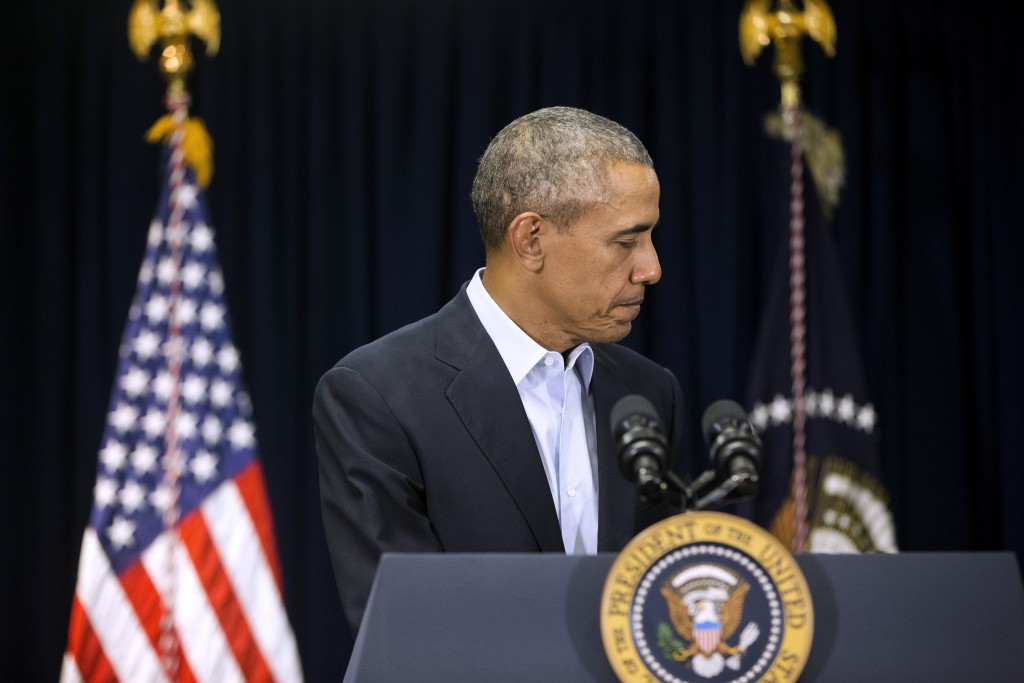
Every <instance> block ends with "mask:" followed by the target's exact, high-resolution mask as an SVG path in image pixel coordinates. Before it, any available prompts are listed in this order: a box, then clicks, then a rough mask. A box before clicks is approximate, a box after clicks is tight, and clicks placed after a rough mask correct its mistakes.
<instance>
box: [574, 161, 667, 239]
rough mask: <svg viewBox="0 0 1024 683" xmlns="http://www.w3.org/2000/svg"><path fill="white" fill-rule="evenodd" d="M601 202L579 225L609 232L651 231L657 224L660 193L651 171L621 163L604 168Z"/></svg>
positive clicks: (656, 177) (651, 169)
mask: <svg viewBox="0 0 1024 683" xmlns="http://www.w3.org/2000/svg"><path fill="white" fill-rule="evenodd" d="M603 185H604V186H603V192H602V198H601V200H600V201H598V202H597V204H596V205H595V206H594V207H593V208H592V209H591V210H590V211H588V212H586V213H585V214H584V215H583V216H582V217H581V219H580V221H579V223H596V224H600V225H604V226H606V227H607V228H609V229H613V230H614V229H620V228H630V227H638V228H641V227H646V228H651V227H653V226H654V224H655V223H657V222H658V215H659V214H658V200H659V198H660V193H661V189H660V186H659V184H658V175H657V174H656V173H655V172H654V169H653V168H650V167H647V166H642V165H640V164H631V163H624V162H616V163H611V164H609V165H608V166H607V167H606V168H605V173H604V183H603Z"/></svg>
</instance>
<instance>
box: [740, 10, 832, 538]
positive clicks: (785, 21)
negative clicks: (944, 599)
mask: <svg viewBox="0 0 1024 683" xmlns="http://www.w3.org/2000/svg"><path fill="white" fill-rule="evenodd" d="M803 4H804V9H803V11H800V10H798V9H797V8H796V6H795V4H794V3H793V1H792V0H779V2H778V3H777V5H778V6H777V8H776V9H775V10H774V11H771V9H770V7H769V5H770V2H769V0H747V3H746V5H745V6H744V8H743V12H742V13H741V15H740V53H741V54H742V56H743V60H744V61H745V62H746V63H747V64H748V65H753V64H754V62H755V61H756V59H757V56H758V55H759V54H760V52H761V50H762V49H763V48H764V47H767V46H768V45H769V44H772V45H774V46H775V60H774V63H773V69H772V70H773V71H774V73H775V75H776V77H777V78H778V79H779V81H780V84H781V101H780V110H781V114H782V126H783V135H784V137H785V138H786V139H788V140H790V141H791V147H790V202H789V209H790V212H789V213H790V219H789V292H790V296H789V304H790V316H789V320H790V377H791V381H792V396H793V406H792V420H793V474H792V479H791V484H790V486H791V495H792V498H793V529H792V539H793V540H792V542H791V549H792V550H793V551H795V552H802V551H804V550H806V548H807V535H808V507H809V506H808V495H807V491H808V485H807V480H808V473H807V448H806V445H807V433H806V424H807V405H806V396H807V344H806V341H807V339H806V336H807V307H806V303H807V290H806V281H807V278H806V267H805V266H806V259H805V244H806V240H805V230H804V228H805V220H804V184H803V182H804V181H803V176H804V163H803V153H804V113H803V107H802V103H801V95H800V77H801V76H802V75H803V72H804V61H803V56H802V54H801V45H802V41H803V37H804V36H805V35H806V36H810V37H811V38H812V39H813V40H815V41H816V42H818V43H819V44H820V45H821V46H822V49H823V50H824V51H825V54H827V55H828V56H829V57H832V56H834V55H835V38H836V29H835V21H834V19H833V18H832V12H831V10H830V9H829V7H828V4H827V3H825V2H824V0H805V1H804V3H803Z"/></svg>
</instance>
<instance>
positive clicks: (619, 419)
mask: <svg viewBox="0 0 1024 683" xmlns="http://www.w3.org/2000/svg"><path fill="white" fill-rule="evenodd" d="M638 420H642V421H644V422H646V423H648V424H650V423H653V424H654V426H655V427H660V422H659V420H658V411H657V410H655V409H654V404H653V403H651V402H650V401H649V400H647V398H645V397H643V396H641V395H640V394H630V395H628V396H623V397H622V398H620V399H619V400H618V401H616V402H615V405H613V406H612V435H613V436H614V437H615V440H616V441H618V440H619V439H620V438H621V437H622V435H623V434H625V433H626V430H628V429H629V428H630V426H631V424H630V423H631V422H634V421H638Z"/></svg>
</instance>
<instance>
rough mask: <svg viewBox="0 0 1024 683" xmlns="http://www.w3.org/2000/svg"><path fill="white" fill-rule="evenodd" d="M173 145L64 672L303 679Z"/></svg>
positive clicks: (251, 449) (266, 511)
mask: <svg viewBox="0 0 1024 683" xmlns="http://www.w3.org/2000/svg"><path fill="white" fill-rule="evenodd" d="M181 149H182V148H181V144H180V137H179V138H178V140H177V144H176V145H175V144H174V143H173V142H172V145H171V146H170V147H169V152H168V153H169V161H170V163H168V164H167V174H166V182H165V183H164V187H163V191H162V196H161V199H160V203H159V205H158V208H157V211H156V216H155V217H154V219H153V222H152V224H151V225H150V229H149V239H148V244H147V247H146V253H145V258H144V259H143V262H142V267H141V269H140V273H139V280H138V287H137V291H136V293H135V298H134V300H133V302H132V305H131V308H130V310H129V313H128V322H127V325H126V328H125V332H124V337H123V340H122V343H121V347H120V352H119V362H118V368H117V375H116V379H115V382H114V387H113V391H112V394H111V398H110V409H109V413H108V415H107V422H106V427H105V430H104V434H103V438H102V442H101V444H100V449H99V462H98V468H97V476H96V484H95V487H94V504H93V508H92V514H91V517H90V520H89V525H88V527H87V528H86V530H85V534H84V537H83V540H82V549H81V556H80V559H79V567H78V582H77V585H76V589H75V596H74V602H73V605H72V610H71V619H70V626H69V632H68V645H67V651H66V653H65V656H64V663H63V670H62V673H61V680H62V681H82V680H85V681H114V680H120V681H132V682H135V681H147V682H148V681H163V680H182V681H189V680H198V681H217V682H218V683H219V682H222V681H242V680H253V681H265V680H280V681H299V680H301V679H302V672H301V665H300V662H299V656H298V650H297V648H296V644H295V637H294V635H293V633H292V629H291V625H290V624H289V622H288V618H287V615H286V612H285V609H284V603H283V600H282V589H281V570H280V566H279V564H278V560H277V552H276V549H275V542H274V533H273V528H272V523H271V514H270V507H269V504H268V499H267V496H266V491H265V488H264V482H263V473H262V469H261V467H260V463H259V461H258V460H257V458H256V438H255V428H254V424H253V421H252V411H251V407H250V402H249V397H248V396H247V394H246V393H245V390H244V385H243V381H242V370H241V365H240V363H239V354H238V350H237V349H236V348H235V346H234V345H233V344H232V341H231V337H230V335H229V329H228V328H229V319H228V315H227V310H226V308H225V303H224V296H223V295H224V281H223V277H222V275H221V270H220V267H219V265H218V262H217V254H216V249H215V247H214V241H213V230H212V229H211V228H210V226H209V222H208V220H207V214H206V210H205V207H204V195H203V193H202V191H201V190H200V189H199V188H198V187H197V186H196V184H195V181H194V176H193V174H192V172H191V170H186V169H185V166H184V163H183V160H182V158H181ZM175 150H176V151H175Z"/></svg>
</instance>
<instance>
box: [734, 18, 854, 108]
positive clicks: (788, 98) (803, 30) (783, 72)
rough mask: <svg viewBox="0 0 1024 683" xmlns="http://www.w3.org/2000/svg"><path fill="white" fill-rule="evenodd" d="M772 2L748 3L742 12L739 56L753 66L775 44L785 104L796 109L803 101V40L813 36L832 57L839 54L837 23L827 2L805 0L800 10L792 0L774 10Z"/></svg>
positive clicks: (777, 69) (777, 70)
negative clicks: (801, 48)
mask: <svg viewBox="0 0 1024 683" xmlns="http://www.w3.org/2000/svg"><path fill="white" fill-rule="evenodd" d="M771 4H772V3H771V0H747V4H746V5H744V7H743V11H742V12H741V13H740V53H741V54H742V55H743V61H744V62H746V63H747V64H748V65H753V64H754V62H755V61H756V60H757V57H758V55H760V54H761V50H763V49H764V48H766V47H768V46H769V45H771V44H774V45H775V63H774V71H775V75H776V76H778V78H779V80H780V81H782V103H783V105H784V106H795V105H796V104H797V103H798V102H799V101H800V85H799V80H800V76H801V75H803V72H804V60H803V57H802V56H801V54H800V41H801V40H802V39H803V37H804V35H808V36H810V37H811V38H812V39H813V40H814V41H816V42H817V43H818V44H820V45H821V48H822V50H824V51H825V54H826V55H828V56H829V57H832V56H834V55H835V53H836V22H835V19H834V18H833V17H832V10H831V9H829V6H828V4H827V3H826V2H825V0H804V10H803V11H802V12H801V11H799V10H797V8H796V6H795V5H794V4H793V0H779V3H778V9H776V10H775V11H774V12H773V11H772V10H771Z"/></svg>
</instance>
